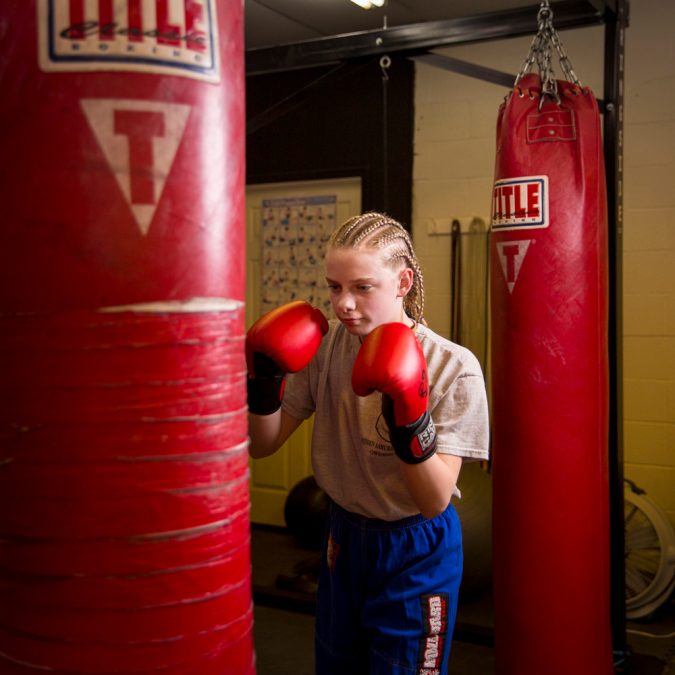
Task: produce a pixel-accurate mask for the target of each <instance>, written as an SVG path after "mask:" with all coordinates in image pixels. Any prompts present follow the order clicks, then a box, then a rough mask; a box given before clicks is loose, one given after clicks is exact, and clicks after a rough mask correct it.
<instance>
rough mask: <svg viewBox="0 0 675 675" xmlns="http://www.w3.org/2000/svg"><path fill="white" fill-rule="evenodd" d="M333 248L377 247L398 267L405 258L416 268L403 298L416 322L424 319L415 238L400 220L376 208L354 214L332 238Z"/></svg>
mask: <svg viewBox="0 0 675 675" xmlns="http://www.w3.org/2000/svg"><path fill="white" fill-rule="evenodd" d="M331 248H377V249H382V251H383V253H384V262H385V264H386V265H389V266H390V267H392V268H394V269H395V268H397V267H398V265H399V263H400V262H401V261H403V262H404V263H405V265H406V266H407V267H410V269H412V271H413V280H412V287H411V288H410V291H409V292H408V293H407V295H406V296H405V297H404V298H403V308H404V310H405V312H406V314H407V315H408V316H409V317H410V318H411V319H412V320H413V321H414V322H415V324H418V323H423V324H426V322H425V321H424V277H423V276H422V270H421V269H420V266H419V263H418V262H417V257H416V256H415V251H414V249H413V245H412V240H411V239H410V235H409V234H408V232H407V230H406V229H405V228H404V227H403V225H401V224H400V223H399V222H398V221H396V220H394V219H393V218H390V217H389V216H385V215H383V214H381V213H377V212H375V211H369V212H368V213H363V214H361V215H360V216H354V217H353V218H350V219H349V220H347V221H345V222H344V223H343V224H342V225H340V227H338V228H337V229H336V230H335V231H334V232H333V234H332V235H331V237H330V240H329V241H328V249H329V250H330V249H331Z"/></svg>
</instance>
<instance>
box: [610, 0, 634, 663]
mask: <svg viewBox="0 0 675 675" xmlns="http://www.w3.org/2000/svg"><path fill="white" fill-rule="evenodd" d="M628 8H629V4H628V0H618V1H617V8H616V14H614V15H610V14H608V17H607V21H606V24H605V76H604V80H605V92H604V97H605V110H604V154H605V171H606V175H607V216H608V218H607V221H608V227H609V233H608V234H609V237H608V245H609V294H610V295H609V345H608V351H609V364H610V367H609V387H610V390H609V481H610V485H609V488H610V494H609V497H610V556H611V579H610V583H611V625H612V644H613V651H614V664H615V666H616V667H617V668H619V669H621V668H622V667H623V666H624V665H625V664H626V662H627V660H628V657H629V649H628V645H627V643H626V597H625V592H626V591H625V588H626V582H625V561H624V552H625V541H624V506H623V349H622V339H623V326H622V323H623V322H622V297H623V286H622V242H623V112H624V111H623V79H624V37H625V28H626V26H627V25H628Z"/></svg>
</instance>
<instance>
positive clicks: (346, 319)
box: [326, 248, 413, 336]
mask: <svg viewBox="0 0 675 675" xmlns="http://www.w3.org/2000/svg"><path fill="white" fill-rule="evenodd" d="M412 276H413V273H412V270H411V269H410V268H409V267H405V268H402V269H398V270H395V269H392V268H391V267H389V266H387V265H385V264H384V262H383V257H382V251H380V250H377V249H365V248H337V249H331V250H330V251H328V253H327V254H326V282H327V284H328V290H329V291H330V299H331V304H332V305H333V310H334V312H335V314H336V316H337V318H338V319H339V320H340V321H341V322H342V323H343V324H344V326H345V328H346V329H347V330H348V331H349V332H350V333H352V334H353V335H360V336H365V335H368V333H370V332H371V331H372V330H373V329H375V328H377V327H378V326H379V325H381V324H383V323H390V322H394V321H400V322H403V323H407V324H412V321H410V320H409V319H408V318H407V317H406V315H405V313H404V311H403V298H404V296H405V295H406V294H407V293H408V291H409V290H410V287H411V284H412Z"/></svg>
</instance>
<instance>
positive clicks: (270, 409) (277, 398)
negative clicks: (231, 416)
mask: <svg viewBox="0 0 675 675" xmlns="http://www.w3.org/2000/svg"><path fill="white" fill-rule="evenodd" d="M285 384H286V378H285V377H284V375H283V374H281V375H274V376H272V377H250V376H249V377H248V378H246V387H247V394H248V411H249V412H250V413H253V414H254V415H271V414H272V413H274V412H276V411H277V410H279V408H281V399H282V398H283V395H284V385H285Z"/></svg>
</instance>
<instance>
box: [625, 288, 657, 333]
mask: <svg viewBox="0 0 675 675" xmlns="http://www.w3.org/2000/svg"><path fill="white" fill-rule="evenodd" d="M667 312H668V296H667V295H665V294H660V295H656V294H654V295H648V294H645V293H624V296H623V335H624V339H625V338H626V337H628V336H633V335H641V336H647V335H654V336H656V335H658V336H665V335H667V334H668V333H667V328H666V325H667V324H666V321H667Z"/></svg>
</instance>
